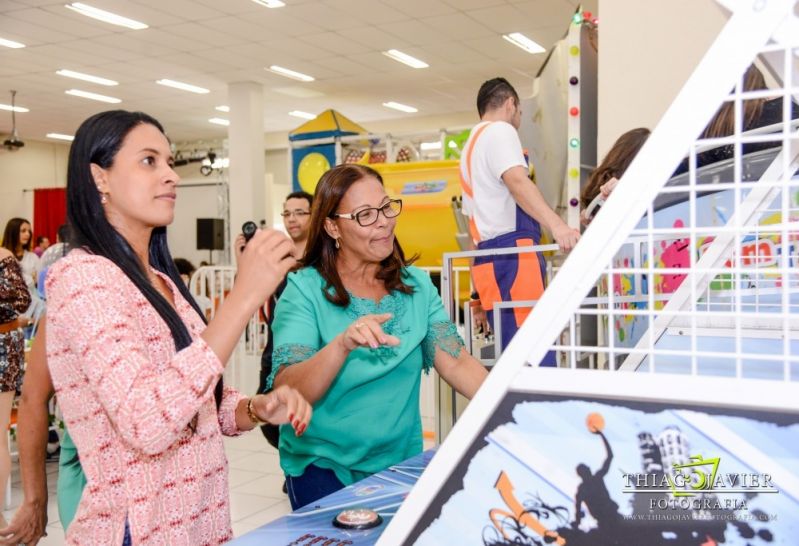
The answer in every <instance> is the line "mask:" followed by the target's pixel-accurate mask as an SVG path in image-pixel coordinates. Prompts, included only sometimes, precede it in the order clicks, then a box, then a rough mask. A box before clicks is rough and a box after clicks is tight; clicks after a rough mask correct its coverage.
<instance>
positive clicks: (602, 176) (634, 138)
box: [580, 127, 650, 208]
mask: <svg viewBox="0 0 799 546" xmlns="http://www.w3.org/2000/svg"><path fill="white" fill-rule="evenodd" d="M649 134H650V131H649V129H647V128H646V127H638V128H637V129H631V130H629V131H627V132H626V133H624V134H623V135H621V136H620V137H619V138H618V139H617V140H616V142H614V143H613V146H612V147H611V148H610V151H609V152H608V153H607V155H606V156H605V158H604V159H603V160H602V163H600V164H599V166H598V167H597V168H596V169H594V171H593V172H592V173H591V176H590V177H588V183H587V184H586V185H585V187H584V188H583V191H582V193H581V194H580V205H581V206H582V208H585V207H587V206H588V205H589V204H590V203H591V201H593V200H594V198H595V197H596V196H597V195H599V188H600V186H602V185H603V184H604V183H605V182H607V181H608V180H610V179H611V178H613V177H614V176H615V177H616V178H621V176H622V175H623V174H624V171H626V170H627V167H629V166H630V163H632V162H633V159H635V156H636V155H637V154H638V151H639V150H640V149H641V146H643V145H644V142H646V139H647V138H649Z"/></svg>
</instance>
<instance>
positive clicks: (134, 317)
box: [47, 110, 311, 546]
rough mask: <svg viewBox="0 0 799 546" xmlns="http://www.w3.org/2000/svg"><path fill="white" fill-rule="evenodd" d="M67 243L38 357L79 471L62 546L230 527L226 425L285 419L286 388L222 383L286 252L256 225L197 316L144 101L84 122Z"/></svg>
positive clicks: (173, 538)
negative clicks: (215, 298) (225, 282)
mask: <svg viewBox="0 0 799 546" xmlns="http://www.w3.org/2000/svg"><path fill="white" fill-rule="evenodd" d="M67 178H68V183H67V219H68V222H69V224H70V227H71V229H72V235H73V238H74V239H73V241H72V248H74V249H75V250H73V251H72V252H71V253H70V254H69V255H68V256H67V257H65V258H63V259H62V260H60V261H59V262H58V263H57V264H55V265H54V266H53V267H52V269H51V270H50V273H49V275H48V279H47V295H48V334H47V359H48V363H49V366H50V372H51V374H52V378H53V384H54V386H55V390H56V393H57V395H58V402H59V404H60V406H61V409H62V411H63V414H64V419H65V421H66V424H67V427H68V429H69V431H70V434H71V435H72V438H73V439H74V441H75V445H76V446H77V448H78V453H79V454H80V460H81V464H82V466H83V469H84V472H85V474H86V478H87V484H86V487H85V489H84V491H83V495H82V497H81V501H80V504H79V506H78V511H77V514H76V516H75V519H74V520H73V522H72V524H71V525H70V527H69V529H68V532H67V542H68V543H69V544H74V545H77V544H81V545H85V544H96V545H103V546H107V545H122V544H130V543H131V541H132V543H133V544H136V545H140V544H141V545H145V544H147V545H150V544H152V545H164V546H178V545H186V546H189V545H190V546H199V545H217V544H222V543H224V542H226V541H228V540H230V539H231V538H232V531H231V525H230V510H229V492H228V481H227V460H226V458H225V453H224V448H223V444H222V436H221V435H222V434H225V435H229V436H232V435H237V434H240V433H241V432H243V431H245V430H250V429H252V428H254V427H255V426H257V425H258V424H260V423H262V422H267V421H268V422H271V423H286V422H291V423H292V424H293V426H294V431H295V433H296V434H301V433H302V432H303V430H304V428H305V426H306V425H307V422H308V419H309V418H310V413H311V410H310V406H309V405H308V403H307V402H306V401H305V400H304V399H303V398H302V397H301V396H300V395H299V394H298V393H297V392H296V391H293V390H291V389H288V390H283V391H274V392H273V393H270V394H268V395H258V396H256V397H254V398H246V397H245V396H243V395H241V394H240V393H238V392H237V391H235V390H234V389H232V388H229V387H224V386H223V385H222V380H221V376H222V372H223V371H224V368H225V364H226V362H227V360H228V358H229V357H230V356H231V353H232V351H233V349H234V347H235V345H236V343H237V341H238V339H239V337H240V336H241V333H242V331H243V330H244V328H245V325H246V323H247V321H248V319H249V317H250V316H251V315H252V314H253V313H254V312H255V311H256V309H257V308H258V306H259V305H260V304H262V303H263V302H264V301H266V300H267V298H268V297H269V296H270V295H271V293H272V292H273V291H274V289H275V287H276V286H277V285H278V283H279V282H280V280H281V279H282V278H283V276H284V275H285V274H286V272H287V271H288V269H289V268H290V267H291V266H292V265H293V264H294V263H295V260H294V258H293V256H292V255H291V252H292V249H293V245H292V243H291V240H289V239H288V238H287V237H285V236H284V235H282V234H280V233H278V232H275V231H259V232H258V233H256V235H255V236H254V237H253V239H252V240H251V241H250V242H249V243H248V245H247V247H246V249H244V251H243V252H242V254H241V256H240V258H239V261H238V263H239V272H238V276H237V279H236V283H235V285H234V287H233V289H232V290H231V292H230V294H229V295H228V296H227V298H226V299H225V302H224V304H223V305H222V306H221V307H220V308H219V309H218V310H217V311H216V315H215V318H214V319H213V320H212V321H211V322H210V323H209V324H207V325H206V324H205V321H204V319H203V314H202V312H201V311H200V309H199V308H198V307H197V305H196V303H195V302H194V300H193V299H192V297H191V295H190V294H189V292H188V290H187V288H186V286H185V285H184V283H182V282H181V280H180V276H179V274H178V272H177V270H176V269H175V266H174V264H173V261H172V257H171V256H170V254H169V249H168V247H167V243H166V227H165V226H167V225H168V224H169V223H171V222H172V219H173V216H174V208H175V198H176V192H175V186H176V184H177V182H178V180H179V178H178V176H177V174H176V173H175V171H174V170H173V169H172V155H171V151H170V146H169V141H168V140H167V138H166V136H165V135H164V131H163V128H162V127H161V125H160V124H159V123H158V122H157V121H156V120H155V119H153V118H151V117H150V116H147V115H146V114H143V113H140V112H126V111H122V110H116V111H110V112H103V113H101V114H97V115H95V116H92V117H91V118H89V119H87V120H86V121H85V122H84V123H83V124H82V125H81V127H80V129H78V132H77V134H76V135H75V140H74V142H73V143H72V148H71V150H70V156H69V167H68V173H67Z"/></svg>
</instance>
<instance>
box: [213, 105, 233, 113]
mask: <svg viewBox="0 0 799 546" xmlns="http://www.w3.org/2000/svg"><path fill="white" fill-rule="evenodd" d="M214 110H216V111H217V112H226V113H227V112H230V106H228V105H227V104H220V105H219V106H216V107H215V108H214Z"/></svg>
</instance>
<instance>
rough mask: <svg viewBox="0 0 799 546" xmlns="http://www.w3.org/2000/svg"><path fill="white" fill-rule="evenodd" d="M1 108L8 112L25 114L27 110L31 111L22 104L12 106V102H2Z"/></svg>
mask: <svg viewBox="0 0 799 546" xmlns="http://www.w3.org/2000/svg"><path fill="white" fill-rule="evenodd" d="M0 110H5V111H6V112H11V111H12V110H13V111H14V112H17V113H18V114H24V113H25V112H30V110H28V109H27V108H23V107H22V106H14V107H13V108H12V107H11V105H10V104H0Z"/></svg>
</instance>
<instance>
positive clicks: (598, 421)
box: [585, 413, 605, 434]
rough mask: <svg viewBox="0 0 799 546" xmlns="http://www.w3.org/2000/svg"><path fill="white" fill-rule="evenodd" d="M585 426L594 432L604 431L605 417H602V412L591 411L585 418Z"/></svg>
mask: <svg viewBox="0 0 799 546" xmlns="http://www.w3.org/2000/svg"><path fill="white" fill-rule="evenodd" d="M585 426H587V427H588V430H589V431H590V432H593V433H594V434H596V433H597V432H602V429H604V428H605V418H604V417H602V414H601V413H589V414H588V417H586V418H585Z"/></svg>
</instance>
